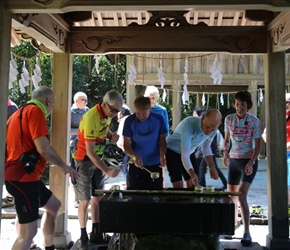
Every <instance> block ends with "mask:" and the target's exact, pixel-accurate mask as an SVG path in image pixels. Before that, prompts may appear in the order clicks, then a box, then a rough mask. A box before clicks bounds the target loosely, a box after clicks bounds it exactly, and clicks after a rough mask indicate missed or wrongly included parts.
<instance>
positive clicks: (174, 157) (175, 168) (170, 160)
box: [166, 148, 190, 183]
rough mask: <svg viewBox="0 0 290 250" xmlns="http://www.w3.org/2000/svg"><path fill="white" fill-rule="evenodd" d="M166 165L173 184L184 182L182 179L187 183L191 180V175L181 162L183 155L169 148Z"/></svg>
mask: <svg viewBox="0 0 290 250" xmlns="http://www.w3.org/2000/svg"><path fill="white" fill-rule="evenodd" d="M166 164H167V169H168V173H169V177H170V181H171V183H173V182H177V181H182V178H183V179H184V180H185V181H188V180H189V179H190V175H189V174H188V173H187V171H186V169H185V168H184V167H183V164H182V161H181V154H178V153H176V152H174V151H173V150H171V149H169V148H167V151H166Z"/></svg>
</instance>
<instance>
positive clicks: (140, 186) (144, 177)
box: [126, 164, 163, 190]
mask: <svg viewBox="0 0 290 250" xmlns="http://www.w3.org/2000/svg"><path fill="white" fill-rule="evenodd" d="M144 167H146V168H147V169H148V170H150V171H151V172H158V173H159V178H158V179H154V180H153V179H152V178H151V175H150V173H148V172H147V171H146V170H143V169H141V168H138V167H136V166H135V165H133V164H129V169H128V172H127V183H126V184H127V189H128V190H130V189H131V190H161V189H163V175H162V168H161V167H159V165H153V166H144Z"/></svg>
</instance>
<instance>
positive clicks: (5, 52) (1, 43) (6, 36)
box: [0, 1, 16, 237]
mask: <svg viewBox="0 0 290 250" xmlns="http://www.w3.org/2000/svg"><path fill="white" fill-rule="evenodd" d="M4 5H5V2H3V1H0V24H1V25H0V37H1V39H0V55H1V56H0V76H1V91H0V113H1V117H2V119H0V128H1V129H0V194H1V195H2V192H3V183H4V162H5V145H6V144H5V141H6V117H7V98H8V81H9V59H10V37H11V14H10V13H9V12H7V11H6V10H5V9H4ZM0 209H2V203H1V205H0ZM0 234H1V223H0ZM15 237H16V236H15Z"/></svg>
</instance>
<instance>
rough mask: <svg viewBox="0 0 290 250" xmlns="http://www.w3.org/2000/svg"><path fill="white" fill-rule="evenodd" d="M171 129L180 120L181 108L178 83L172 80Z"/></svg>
mask: <svg viewBox="0 0 290 250" xmlns="http://www.w3.org/2000/svg"><path fill="white" fill-rule="evenodd" d="M172 90H173V91H172V130H174V129H175V128H176V126H177V125H178V123H179V122H180V121H181V109H180V101H181V100H180V92H179V91H180V84H179V82H178V81H174V82H173V85H172Z"/></svg>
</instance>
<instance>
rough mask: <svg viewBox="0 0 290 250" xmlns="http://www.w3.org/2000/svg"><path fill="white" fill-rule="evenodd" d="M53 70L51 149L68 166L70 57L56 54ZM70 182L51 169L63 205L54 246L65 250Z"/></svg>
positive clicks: (68, 238)
mask: <svg viewBox="0 0 290 250" xmlns="http://www.w3.org/2000/svg"><path fill="white" fill-rule="evenodd" d="M52 68H53V79H52V88H53V91H54V94H55V99H56V103H55V106H54V109H53V111H52V119H51V120H52V122H51V145H52V147H53V148H54V149H55V150H56V152H57V153H58V154H59V155H60V156H61V158H62V159H63V160H64V161H66V162H67V163H69V135H70V133H69V131H70V119H71V112H70V107H71V91H72V82H71V75H72V74H71V72H72V60H70V56H69V54H68V53H65V54H57V53H55V54H53V67H52ZM68 179H69V178H68V176H67V175H64V174H63V172H62V171H61V169H60V168H58V167H51V168H50V178H49V186H50V189H51V190H52V192H53V193H54V195H55V196H56V197H57V198H58V199H59V200H60V201H61V204H62V205H61V208H60V214H59V216H58V219H57V226H56V231H55V238H54V244H55V246H56V247H66V246H67V245H68V244H69V243H70V242H71V235H70V233H69V232H68V231H67V218H68V209H67V205H68V204H67V197H68V183H69V182H68V181H69V180H68ZM70 205H72V204H70Z"/></svg>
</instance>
